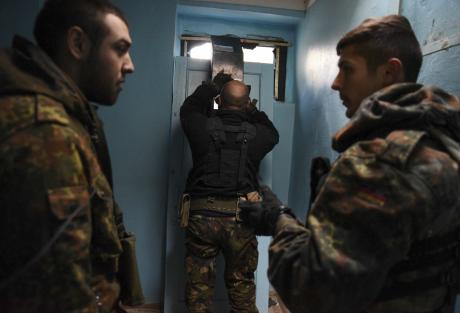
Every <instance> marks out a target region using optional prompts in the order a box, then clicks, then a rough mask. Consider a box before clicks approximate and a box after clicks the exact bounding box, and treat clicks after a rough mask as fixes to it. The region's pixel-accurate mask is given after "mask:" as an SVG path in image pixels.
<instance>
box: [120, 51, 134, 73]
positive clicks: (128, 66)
mask: <svg viewBox="0 0 460 313" xmlns="http://www.w3.org/2000/svg"><path fill="white" fill-rule="evenodd" d="M122 71H123V74H131V73H132V72H134V63H133V61H132V59H131V56H130V54H129V53H127V54H126V60H125V62H124V63H123V68H122Z"/></svg>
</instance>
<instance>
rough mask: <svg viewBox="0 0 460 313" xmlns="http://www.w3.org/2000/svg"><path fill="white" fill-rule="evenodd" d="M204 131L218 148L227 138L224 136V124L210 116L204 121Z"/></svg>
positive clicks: (217, 118)
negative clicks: (205, 130)
mask: <svg viewBox="0 0 460 313" xmlns="http://www.w3.org/2000/svg"><path fill="white" fill-rule="evenodd" d="M206 129H207V131H208V133H209V135H210V136H211V138H212V141H213V142H214V144H216V146H217V147H218V148H219V147H220V146H221V145H222V144H223V143H225V141H226V140H227V137H226V136H225V131H224V124H223V123H222V120H221V119H220V118H219V117H218V116H212V117H210V118H208V120H207V121H206Z"/></svg>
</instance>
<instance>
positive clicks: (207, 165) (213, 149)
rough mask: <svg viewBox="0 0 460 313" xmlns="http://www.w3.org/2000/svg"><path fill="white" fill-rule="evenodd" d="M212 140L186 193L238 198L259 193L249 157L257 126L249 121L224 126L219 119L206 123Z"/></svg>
mask: <svg viewBox="0 0 460 313" xmlns="http://www.w3.org/2000/svg"><path fill="white" fill-rule="evenodd" d="M206 130H207V132H208V134H209V136H210V137H211V142H210V145H209V149H208V153H207V155H206V156H205V157H203V158H202V159H201V160H195V164H194V168H193V170H192V172H191V174H190V175H189V180H188V182H187V191H188V192H189V193H190V194H192V195H198V196H207V195H219V196H238V195H242V194H245V193H247V192H250V191H254V190H257V188H258V182H257V176H256V175H257V168H256V166H255V165H254V164H253V163H252V162H251V160H250V159H249V158H248V145H249V141H250V140H251V139H253V138H255V136H256V127H255V126H254V125H252V124H250V123H248V122H246V121H244V122H242V123H241V124H240V125H239V126H234V125H225V124H223V123H222V120H221V119H220V118H219V117H218V116H213V117H211V118H209V119H208V120H207V123H206Z"/></svg>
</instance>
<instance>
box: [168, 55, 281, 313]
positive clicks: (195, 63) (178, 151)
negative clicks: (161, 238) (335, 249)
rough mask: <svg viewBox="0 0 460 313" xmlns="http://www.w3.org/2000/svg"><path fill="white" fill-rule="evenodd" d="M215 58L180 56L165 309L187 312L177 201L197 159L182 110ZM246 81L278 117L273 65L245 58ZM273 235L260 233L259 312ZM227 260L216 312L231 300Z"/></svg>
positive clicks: (263, 307) (266, 170)
mask: <svg viewBox="0 0 460 313" xmlns="http://www.w3.org/2000/svg"><path fill="white" fill-rule="evenodd" d="M210 68H211V67H210V61H208V60H198V59H190V58H186V57H175V61H174V87H173V105H172V109H171V132H170V142H171V147H170V151H169V153H170V154H169V155H170V166H169V186H168V207H167V220H166V221H167V225H166V247H165V248H166V266H165V271H166V275H165V297H164V312H165V313H185V312H186V307H185V297H184V288H185V277H186V276H185V268H184V256H185V247H184V243H185V232H184V230H183V229H181V228H180V227H179V224H178V213H177V212H178V206H177V205H178V200H179V198H180V196H181V194H182V192H183V190H184V187H185V181H186V179H187V174H188V171H189V169H190V168H191V167H192V159H191V153H190V148H189V144H188V141H187V138H186V137H185V135H184V133H183V131H182V128H181V126H180V117H179V111H180V106H181V105H182V103H183V102H184V100H185V98H186V97H187V96H188V95H190V94H192V93H193V91H194V90H195V89H196V87H197V86H199V85H200V84H201V83H202V81H205V80H207V79H208V78H209V77H210V75H209V70H210ZM244 81H245V83H246V84H248V85H251V93H250V97H251V98H255V99H258V100H259V102H258V108H259V109H260V110H263V111H264V112H265V113H266V114H267V116H268V117H269V118H270V119H271V120H273V98H272V94H273V64H260V63H245V64H244ZM272 171H273V165H272V153H270V154H268V155H267V156H266V157H265V159H264V160H263V161H262V162H261V164H260V169H259V174H260V177H261V180H262V182H263V183H264V184H266V185H268V186H271V185H272ZM269 241H270V238H269V237H258V242H259V246H258V249H259V263H258V267H257V271H256V304H257V307H258V309H259V312H260V313H267V312H268V296H269V288H270V286H269V282H268V279H267V274H266V272H267V268H268V245H269ZM223 270H224V262H223V258H222V257H221V256H220V257H219V258H218V261H217V275H216V288H215V294H214V300H213V306H214V312H228V311H229V306H228V300H227V295H226V289H225V284H224V280H223Z"/></svg>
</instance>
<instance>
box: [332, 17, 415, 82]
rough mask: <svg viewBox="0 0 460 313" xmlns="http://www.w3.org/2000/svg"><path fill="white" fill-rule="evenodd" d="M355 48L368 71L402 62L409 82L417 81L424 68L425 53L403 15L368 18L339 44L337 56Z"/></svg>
mask: <svg viewBox="0 0 460 313" xmlns="http://www.w3.org/2000/svg"><path fill="white" fill-rule="evenodd" d="M351 45H353V47H354V49H355V50H354V51H355V52H356V53H357V54H359V55H361V56H362V57H364V58H365V59H366V62H367V66H368V68H369V70H371V71H375V70H376V69H377V67H378V66H379V65H381V64H383V63H385V62H386V61H388V60H389V59H390V58H393V57H394V58H398V59H399V60H401V62H402V64H403V68H404V78H405V80H406V81H410V82H415V81H416V80H417V77H418V74H419V72H420V67H421V65H422V51H421V48H420V44H419V42H418V40H417V37H416V36H415V33H414V31H413V29H412V27H411V25H410V23H409V20H408V19H407V18H406V17H404V16H401V15H387V16H384V17H381V18H374V19H366V20H365V21H364V22H362V23H361V24H360V25H359V26H358V27H356V28H354V29H353V30H351V31H350V32H348V33H347V34H345V35H344V36H343V37H342V39H340V41H339V42H338V44H337V54H338V55H340V54H341V53H342V51H343V49H344V48H346V47H348V46H351Z"/></svg>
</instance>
